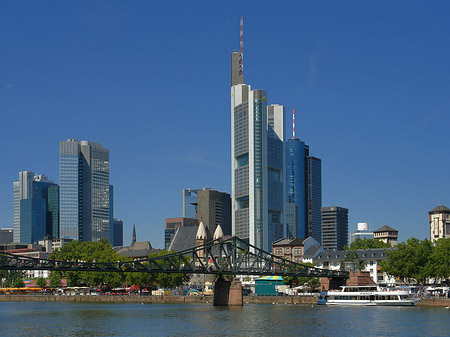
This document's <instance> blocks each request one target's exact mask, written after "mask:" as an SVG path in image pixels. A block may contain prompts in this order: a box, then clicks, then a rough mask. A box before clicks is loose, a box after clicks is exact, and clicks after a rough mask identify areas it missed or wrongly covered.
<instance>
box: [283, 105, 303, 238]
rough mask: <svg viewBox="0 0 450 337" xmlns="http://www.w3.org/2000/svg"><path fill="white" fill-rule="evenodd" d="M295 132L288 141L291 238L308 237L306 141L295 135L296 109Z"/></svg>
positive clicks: (287, 177)
mask: <svg viewBox="0 0 450 337" xmlns="http://www.w3.org/2000/svg"><path fill="white" fill-rule="evenodd" d="M292 116H293V127H292V128H293V134H292V138H289V139H288V140H287V142H286V193H287V197H286V223H287V236H288V237H290V238H306V237H307V233H308V232H307V226H306V221H307V216H306V214H307V213H306V157H305V143H304V142H302V141H301V140H300V139H298V138H296V137H295V110H294V111H293V113H292Z"/></svg>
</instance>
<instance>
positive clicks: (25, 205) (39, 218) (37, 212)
mask: <svg viewBox="0 0 450 337" xmlns="http://www.w3.org/2000/svg"><path fill="white" fill-rule="evenodd" d="M57 187H58V186H57V185H56V184H55V183H54V182H53V181H51V180H48V178H47V177H46V176H45V175H34V173H33V172H31V171H23V172H19V181H16V182H14V183H13V191H14V200H13V203H14V206H13V220H14V241H15V242H22V243H28V244H29V243H35V242H37V241H38V240H40V239H42V238H43V237H44V236H46V235H52V234H53V224H55V226H56V227H58V211H57V207H58V205H57V202H58V201H56V205H55V201H54V200H53V196H52V193H53V192H52V191H53V189H55V188H56V189H57ZM49 193H50V196H51V198H50V199H49Z"/></svg>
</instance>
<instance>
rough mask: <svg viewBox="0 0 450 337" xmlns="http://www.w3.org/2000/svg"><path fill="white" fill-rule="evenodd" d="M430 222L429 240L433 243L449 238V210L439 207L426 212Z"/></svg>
mask: <svg viewBox="0 0 450 337" xmlns="http://www.w3.org/2000/svg"><path fill="white" fill-rule="evenodd" d="M428 216H429V222H430V240H431V242H435V241H437V240H439V239H442V238H446V239H447V238H450V209H448V208H447V207H445V206H443V205H441V206H437V207H435V208H433V209H432V210H431V211H429V212H428Z"/></svg>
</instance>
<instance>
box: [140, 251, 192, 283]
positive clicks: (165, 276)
mask: <svg viewBox="0 0 450 337" xmlns="http://www.w3.org/2000/svg"><path fill="white" fill-rule="evenodd" d="M170 253H171V252H168V251H167V250H162V251H160V252H157V253H153V254H150V256H149V257H150V258H152V257H158V256H163V255H167V254H170ZM187 259H188V258H187ZM188 260H189V259H188ZM154 277H155V281H156V283H157V284H158V285H159V286H160V287H162V288H177V287H179V286H181V285H182V284H183V283H186V282H188V281H189V278H190V275H188V274H181V273H156V274H155V275H154Z"/></svg>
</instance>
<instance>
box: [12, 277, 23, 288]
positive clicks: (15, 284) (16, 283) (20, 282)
mask: <svg viewBox="0 0 450 337" xmlns="http://www.w3.org/2000/svg"><path fill="white" fill-rule="evenodd" d="M13 287H14V288H23V287H25V282H23V280H22V279H21V278H16V279H15V280H14V282H13Z"/></svg>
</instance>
